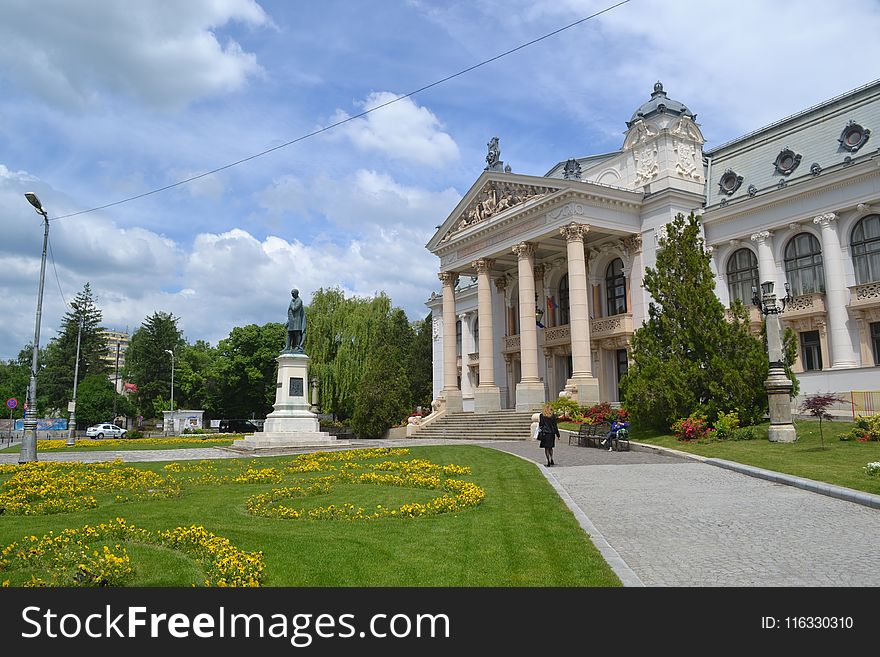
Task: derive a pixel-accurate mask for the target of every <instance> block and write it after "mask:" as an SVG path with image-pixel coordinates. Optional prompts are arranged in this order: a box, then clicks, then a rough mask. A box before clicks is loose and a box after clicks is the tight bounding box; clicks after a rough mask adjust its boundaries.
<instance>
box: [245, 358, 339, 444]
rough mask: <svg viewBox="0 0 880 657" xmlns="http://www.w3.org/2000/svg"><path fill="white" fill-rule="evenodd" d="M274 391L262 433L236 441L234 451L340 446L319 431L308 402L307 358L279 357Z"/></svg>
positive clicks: (334, 439)
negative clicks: (270, 410) (272, 407)
mask: <svg viewBox="0 0 880 657" xmlns="http://www.w3.org/2000/svg"><path fill="white" fill-rule="evenodd" d="M275 360H276V361H277V362H278V378H277V381H276V384H275V386H276V390H275V410H274V411H272V412H271V413H269V415H267V416H266V423H265V424H264V425H263V431H262V432H260V433H255V434H253V435H249V436H245V438H244V439H243V440H240V441H236V443H235V447H236V449H243V450H248V451H251V450H257V449H278V448H284V447H314V446H318V447H319V446H324V445H340V444H343V443H341V442H340V441H338V440H336V437H335V436H331V435H330V434H329V433H326V432H323V431H321V430H320V424H319V423H318V416H317V415H315V414H314V413H312V412H311V410H310V407H309V402H308V393H309V357H308V356H306V355H305V354H281V355H280V356H278V358H276V359H275Z"/></svg>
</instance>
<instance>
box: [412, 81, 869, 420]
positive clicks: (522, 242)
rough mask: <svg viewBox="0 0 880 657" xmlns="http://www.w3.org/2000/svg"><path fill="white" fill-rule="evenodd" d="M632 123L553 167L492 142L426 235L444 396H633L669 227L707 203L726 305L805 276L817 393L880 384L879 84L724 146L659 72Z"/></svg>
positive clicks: (806, 330) (445, 403) (802, 298)
mask: <svg viewBox="0 0 880 657" xmlns="http://www.w3.org/2000/svg"><path fill="white" fill-rule="evenodd" d="M626 126H627V131H626V133H625V138H624V141H623V145H622V147H621V149H620V150H619V151H615V152H611V153H605V154H600V155H592V156H587V157H579V158H570V159H568V160H565V161H561V162H559V163H557V164H556V165H555V166H554V167H553V168H552V169H550V171H548V172H547V173H546V174H545V175H543V176H529V175H522V174H518V173H513V172H511V170H510V167H505V166H504V164H503V162H502V161H501V159H500V155H501V154H500V149H499V141H498V139H497V138H493V140H491V141H490V142H489V144H488V155H487V156H486V161H487V166H486V168H485V170H484V171H483V173H482V174H481V175H480V177H479V178H478V179H477V180H476V182H475V183H474V184H473V186H472V187H471V188H470V190H469V191H468V192H467V194H465V196H464V197H463V198H462V200H461V201H460V202H459V204H458V205H457V206H456V207H455V209H454V210H453V211H452V213H451V214H450V215H449V217H448V218H447V219H446V221H445V222H444V223H443V224H442V225H441V226H440V228H439V229H438V231H437V232H436V234H435V235H434V236H433V238H432V239H431V241H430V242H429V243H428V245H427V248H428V249H429V250H430V251H431V253H433V254H435V255H436V256H437V257H438V258H439V260H440V272H439V277H440V281H441V286H442V288H441V291H440V293H437V292H434V293H433V294H432V296H431V299H430V300H429V301H428V302H427V305H428V307H429V308H430V309H431V311H432V314H433V322H434V325H433V339H434V397H435V399H436V400H437V402H436V407H438V408H440V409H444V410H449V411H461V410H465V411H476V412H488V411H493V410H499V409H504V408H515V409H517V410H520V411H525V410H532V409H536V408H539V407H540V406H541V404H542V403H543V402H544V401H545V400H550V399H555V398H556V397H558V396H559V395H560V394H564V395H567V396H570V397H572V398H574V399H577V400H578V401H579V402H580V403H581V404H584V405H587V404H593V403H597V402H599V401H608V402H612V403H614V402H618V401H619V400H620V393H619V382H620V378H621V377H622V375H623V374H624V373H625V372H626V371H627V367H628V363H629V348H630V341H631V337H632V335H633V331H634V330H635V328H637V327H638V326H640V325H641V324H642V322H643V321H644V320H645V318H646V316H647V307H648V303H649V301H650V298H649V295H648V294H647V292H646V291H645V290H644V288H643V287H642V278H643V274H644V271H645V269H646V268H647V267H652V266H654V264H655V262H656V252H657V249H658V246H659V244H658V242H659V237H660V235H661V234H663V228H664V226H665V225H666V224H667V223H668V222H669V221H670V220H671V219H673V218H674V217H675V215H676V214H678V213H682V214H685V215H687V214H689V213H690V212H695V213H696V214H701V215H702V217H703V229H704V236H705V241H706V244H707V245H708V247H709V248H710V249H711V252H712V266H713V270H714V272H715V274H716V294H717V295H718V297H719V299H720V300H721V301H722V302H723V303H724V304H725V305H727V304H729V303H731V302H732V300H733V299H736V298H738V299H741V300H743V301H744V303H746V305H747V306H751V302H752V297H753V296H754V292H755V290H756V289H759V288H760V285H761V283H764V282H767V281H769V282H773V283H774V285H775V291H776V292H777V293H778V294H779V296H780V297H781V296H783V295H784V294H785V291H784V290H786V289H788V290H790V296H791V300H790V301H788V303H787V304H786V309H785V311H784V312H783V314H782V315H780V318H781V319H782V323H783V325H784V326H787V327H790V328H792V329H793V330H794V331H795V333H796V334H797V337H798V343H799V349H798V361H797V363H796V366H795V370H796V372H798V377H799V379H800V382H801V394H802V395H804V394H810V393H813V392H818V391H837V392H839V393H845V392H848V391H851V390H880V367H878V364H880V149H878V146H880V144H878V143H875V142H874V141H873V140H872V139H871V131H872V129H876V128H877V126H880V81H877V82H873V83H871V84H868V85H865V86H864V87H861V88H859V89H856V90H854V91H852V92H849V93H847V94H844V95H842V96H839V97H837V98H834V99H831V100H829V101H827V102H824V103H822V104H820V105H817V106H815V107H811V108H809V109H806V110H804V111H802V112H800V113H798V114H796V115H794V116H791V117H788V118H786V119H783V120H780V121H778V122H776V123H773V124H771V125H769V126H766V127H764V128H761V129H759V130H756V131H755V132H752V133H750V134H748V135H745V136H744V137H741V138H739V139H736V140H734V141H731V142H729V143H727V144H724V145H722V146H719V147H717V148H714V149H712V150H708V151H704V150H703V144H704V139H703V136H702V133H701V131H700V126H699V124H698V123H697V122H696V115H695V114H693V113H692V112H691V111H690V110H689V109H688V108H687V107H686V106H685V105H683V104H682V103H680V102H678V101H675V100H673V99H671V98H669V97H668V95H667V94H666V92H665V90H664V89H663V85H662V84H661V83H659V82H658V83H657V84H656V85H654V91H653V93H652V94H651V97H650V99H649V100H648V101H647V102H645V103H644V104H643V105H642V106H641V107H639V108H638V109H637V110H636V111H635V112H634V113H633V115H632V116H631V117H630V119H629V121H627V122H626ZM874 139H877V138H876V137H875V138H874ZM786 286H787V287H786ZM750 312H751V314H752V315H751V317H752V322H753V325H754V327H755V328H756V329H759V328H760V321H761V317H760V313H759V311H758V309H757V308H755V307H754V306H751V308H750Z"/></svg>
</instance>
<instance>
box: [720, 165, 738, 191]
mask: <svg viewBox="0 0 880 657" xmlns="http://www.w3.org/2000/svg"><path fill="white" fill-rule="evenodd" d="M742 181H743V177H742V176H740V175H738V174H737V173H736V172H735V171H734V170H733V169H728V170H727V171H725V172H724V175H722V176H721V178H720V180H719V181H718V193H719V194H726V195H727V196H731V195H732V194H733V193H734V192H736V190H738V189H739V186H740V185H742Z"/></svg>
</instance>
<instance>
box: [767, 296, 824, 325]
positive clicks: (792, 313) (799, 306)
mask: <svg viewBox="0 0 880 657" xmlns="http://www.w3.org/2000/svg"><path fill="white" fill-rule="evenodd" d="M777 303H778V301H777ZM824 314H825V294H824V293H822V292H813V293H812V294H802V295H800V296H797V297H795V298H794V299H792V300H791V301H790V302H789V303H788V304H787V305H786V306H785V319H786V320H790V319H799V318H805V317H813V316H815V315H824Z"/></svg>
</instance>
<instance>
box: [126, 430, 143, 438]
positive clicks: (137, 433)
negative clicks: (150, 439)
mask: <svg viewBox="0 0 880 657" xmlns="http://www.w3.org/2000/svg"><path fill="white" fill-rule="evenodd" d="M125 437H126V438H143V437H144V434H143V433H141V432H140V431H138V430H137V429H129V430H128V431H126V432H125Z"/></svg>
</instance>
